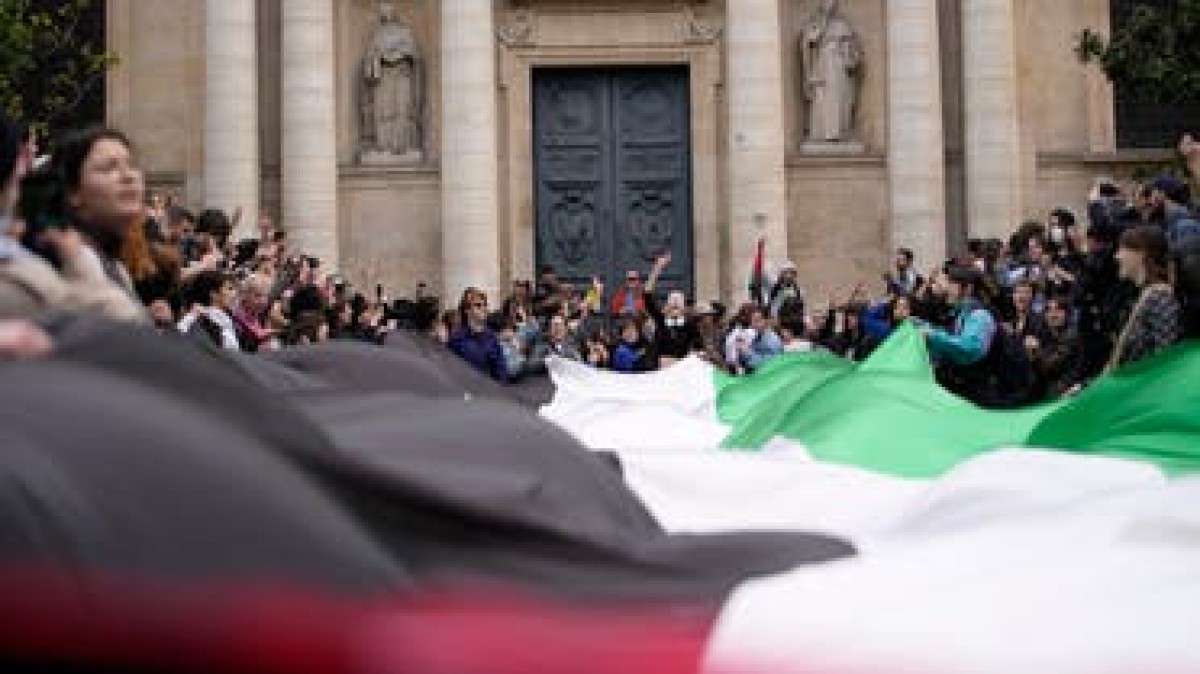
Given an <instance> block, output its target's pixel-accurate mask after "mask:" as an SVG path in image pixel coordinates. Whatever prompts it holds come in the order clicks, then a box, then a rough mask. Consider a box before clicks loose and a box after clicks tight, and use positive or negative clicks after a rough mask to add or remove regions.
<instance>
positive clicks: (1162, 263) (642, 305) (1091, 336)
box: [434, 144, 1200, 407]
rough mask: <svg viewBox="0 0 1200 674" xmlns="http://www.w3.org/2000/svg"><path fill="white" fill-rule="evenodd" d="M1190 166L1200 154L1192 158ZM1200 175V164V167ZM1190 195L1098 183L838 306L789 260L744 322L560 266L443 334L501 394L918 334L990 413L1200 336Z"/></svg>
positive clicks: (1172, 182) (742, 365) (1163, 183)
mask: <svg viewBox="0 0 1200 674" xmlns="http://www.w3.org/2000/svg"><path fill="white" fill-rule="evenodd" d="M1181 147H1182V148H1183V149H1184V152H1185V153H1186V154H1187V155H1188V157H1189V159H1192V160H1193V163H1197V164H1200V159H1196V158H1197V157H1200V149H1197V147H1196V146H1194V145H1186V144H1185V145H1184V146H1181ZM1198 168H1200V166H1198ZM1190 204H1191V199H1190V195H1189V188H1188V185H1187V184H1186V183H1184V182H1182V181H1180V180H1177V179H1175V178H1171V177H1167V176H1163V177H1160V178H1157V179H1155V180H1153V181H1152V182H1148V183H1146V184H1143V185H1138V186H1137V187H1136V188H1135V189H1134V190H1132V191H1131V192H1130V193H1128V194H1127V193H1125V192H1123V191H1122V190H1121V189H1120V188H1119V187H1118V186H1117V184H1116V183H1115V182H1113V181H1111V180H1103V179H1102V180H1098V181H1097V182H1096V184H1095V186H1094V188H1093V191H1092V194H1091V195H1090V196H1089V207H1088V212H1087V214H1086V216H1084V217H1083V218H1080V217H1078V216H1076V215H1075V214H1074V213H1072V212H1071V211H1069V210H1067V209H1055V210H1054V211H1052V212H1050V213H1049V214H1047V216H1046V218H1045V220H1044V221H1030V222H1026V223H1024V224H1022V225H1020V227H1019V228H1017V229H1016V231H1015V232H1014V233H1013V234H1012V235H1011V236H1010V237H1009V238H1008V239H1007V240H998V239H991V240H972V241H970V242H969V244H968V245H967V247H966V248H965V249H964V250H962V251H960V252H959V253H958V254H956V255H954V256H952V257H951V259H948V260H944V261H940V263H939V264H937V265H936V266H933V267H932V268H929V269H928V270H927V271H924V272H922V271H920V270H919V267H918V266H917V265H918V261H917V260H915V259H914V254H913V252H912V251H911V250H908V249H903V248H902V249H899V250H897V251H896V255H895V258H894V262H893V264H892V267H891V269H889V270H888V271H887V272H886V273H884V274H883V275H882V279H881V280H882V283H880V284H878V285H879V286H880V287H881V288H882V289H883V290H882V291H881V292H880V293H879V295H878V296H875V297H870V296H869V292H868V291H867V287H868V284H866V283H862V284H859V285H858V286H857V287H856V288H854V289H853V291H852V292H850V293H849V295H848V296H847V297H844V298H830V300H829V302H828V303H827V304H826V305H825V306H819V307H818V306H814V305H813V304H812V303H809V302H806V298H805V295H804V293H803V292H802V291H801V288H800V286H799V283H798V280H797V279H798V269H797V267H796V265H795V264H793V263H791V262H784V263H782V264H780V265H779V266H778V270H777V273H776V275H775V278H774V280H773V282H771V283H759V284H757V285H756V286H753V287H752V288H751V292H750V296H751V300H750V301H748V302H746V303H744V304H742V305H741V306H740V307H738V308H737V310H736V311H735V312H733V313H732V314H731V315H727V312H726V310H725V307H724V306H722V305H721V304H719V303H716V302H712V303H707V304H697V303H694V302H689V301H688V298H686V297H685V296H684V294H683V293H681V292H679V291H672V292H669V293H661V292H658V291H657V288H656V284H657V281H658V278H659V276H660V274H661V272H662V271H663V269H664V268H665V267H666V266H667V265H668V264H669V263H670V257H669V256H664V257H661V258H659V259H658V260H656V261H655V262H654V263H653V265H652V266H651V268H650V270H649V274H648V275H647V277H646V278H645V279H644V280H643V279H642V277H641V274H640V271H639V270H630V271H629V272H628V273H627V275H626V278H625V283H624V284H623V285H622V286H621V287H619V288H617V289H616V290H615V291H613V292H612V293H606V291H605V288H604V286H603V284H602V283H601V282H600V281H599V280H598V279H597V280H594V281H593V282H592V284H591V286H590V287H589V288H587V289H586V290H585V291H581V290H580V289H578V288H574V287H572V286H571V285H570V284H569V283H562V282H560V281H559V280H558V279H557V277H556V274H555V270H554V269H553V268H551V267H543V268H541V269H540V270H539V274H538V279H537V282H536V284H533V283H530V282H527V281H517V282H515V283H514V284H513V287H512V290H511V292H510V293H509V294H508V296H507V297H505V298H504V299H503V301H502V302H501V303H500V304H499V305H498V306H493V305H490V304H489V302H488V297H487V296H486V294H485V293H484V292H482V291H481V290H478V289H468V290H467V291H466V292H465V293H464V294H463V296H462V299H461V302H460V304H459V306H458V309H457V311H448V312H446V313H444V314H443V315H442V317H441V320H440V322H439V324H438V325H437V326H436V328H435V330H434V334H435V336H436V337H437V338H438V339H439V340H440V341H442V342H443V343H445V344H446V345H447V346H448V347H449V348H450V349H452V350H453V351H454V352H455V353H457V354H458V355H460V356H461V357H463V358H464V359H466V360H467V361H469V362H470V363H471V364H472V365H474V366H475V367H476V368H477V369H479V370H481V371H483V372H487V373H488V374H490V375H491V376H492V377H494V378H496V379H498V380H502V381H515V380H519V379H520V378H522V377H528V376H537V375H540V374H542V373H544V372H545V371H546V368H547V360H546V359H547V358H548V357H551V356H554V357H559V358H565V359H568V360H574V361H579V362H584V363H587V364H589V365H591V366H594V367H597V368H604V369H610V370H615V371H617V372H626V373H636V372H649V371H653V370H656V369H659V368H662V367H666V366H668V365H670V364H671V363H674V362H676V361H678V360H680V359H682V358H686V357H688V356H690V355H696V356H700V357H702V358H705V359H706V360H708V361H709V362H711V363H712V364H714V365H715V366H717V367H720V368H722V369H725V370H727V371H728V372H730V373H732V374H746V373H751V372H754V371H755V370H757V369H759V368H761V367H762V366H763V365H764V363H766V362H767V361H769V360H770V359H772V358H774V357H776V356H779V355H780V354H784V353H795V352H811V351H819V352H827V353H829V354H833V355H836V356H839V357H844V358H848V359H852V360H854V361H862V360H864V359H866V358H867V357H868V356H870V355H871V353H872V352H873V351H874V350H875V349H876V348H877V347H878V346H879V345H880V344H881V343H882V342H883V341H884V340H886V339H887V338H888V336H889V335H891V333H892V332H893V331H894V330H896V329H898V328H899V327H901V326H902V325H904V324H906V323H908V324H911V325H912V326H913V327H914V329H915V330H916V331H917V332H919V333H920V334H922V335H924V337H925V339H926V341H927V344H928V348H929V352H930V356H931V359H932V361H933V363H934V365H935V369H936V372H937V375H938V377H939V380H940V381H941V382H942V383H943V384H944V385H945V386H946V387H947V388H949V389H950V390H952V391H954V392H956V393H959V394H961V395H963V396H965V397H967V398H969V399H971V400H973V401H975V402H977V403H980V404H982V405H985V406H990V407H1017V406H1021V405H1026V404H1030V403H1034V402H1038V401H1042V400H1047V399H1052V398H1057V397H1062V396H1066V395H1072V394H1075V393H1077V392H1078V391H1080V390H1081V389H1082V388H1084V387H1086V386H1087V385H1088V384H1089V383H1090V382H1091V381H1093V380H1094V379H1095V378H1097V377H1098V376H1100V375H1101V374H1103V373H1105V372H1107V371H1111V370H1114V369H1116V368H1118V367H1121V366H1123V365H1126V364H1129V363H1132V362H1135V361H1138V360H1142V359H1144V358H1147V357H1149V356H1151V355H1153V354H1155V353H1157V352H1159V351H1162V350H1163V349H1166V348H1167V347H1169V346H1171V345H1173V344H1174V343H1176V342H1177V341H1179V340H1181V339H1183V338H1186V337H1197V336H1200V321H1198V318H1200V311H1198V310H1200V301H1198V299H1200V289H1198V285H1197V282H1198V280H1200V274H1198V273H1197V270H1198V268H1200V211H1197V210H1196V209H1194V208H1193V207H1192V206H1191V205H1190Z"/></svg>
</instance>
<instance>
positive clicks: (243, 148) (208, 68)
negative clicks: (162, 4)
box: [204, 0, 261, 239]
mask: <svg viewBox="0 0 1200 674" xmlns="http://www.w3.org/2000/svg"><path fill="white" fill-rule="evenodd" d="M256 5H257V3H256V2H255V0H207V2H205V8H204V18H205V57H204V58H205V78H204V84H205V88H204V204H205V206H206V207H209V208H219V209H221V210H223V211H225V212H226V213H228V214H230V215H231V216H232V215H233V212H234V210H235V209H237V208H239V207H240V208H241V209H242V218H241V221H240V222H239V224H238V230H237V231H236V232H235V233H234V237H235V239H236V238H238V237H240V236H244V235H247V234H250V233H252V232H253V231H254V227H255V223H256V221H257V219H258V209H259V185H260V176H261V172H260V164H259V144H258V33H257V26H256V17H257V15H258V10H257V8H256Z"/></svg>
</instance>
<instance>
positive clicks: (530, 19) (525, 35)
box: [496, 8, 537, 47]
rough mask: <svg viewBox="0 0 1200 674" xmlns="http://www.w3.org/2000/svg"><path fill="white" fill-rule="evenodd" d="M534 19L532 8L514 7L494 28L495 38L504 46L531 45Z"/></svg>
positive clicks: (532, 42) (535, 18)
mask: <svg viewBox="0 0 1200 674" xmlns="http://www.w3.org/2000/svg"><path fill="white" fill-rule="evenodd" d="M536 20H537V17H535V16H534V14H533V10H532V9H526V8H521V9H515V10H513V11H511V12H509V13H508V16H506V17H505V19H504V21H503V23H501V25H500V26H498V27H497V28H496V39H497V40H499V41H500V44H502V45H504V46H506V47H532V46H533V44H534V37H535V35H534V27H535V23H536Z"/></svg>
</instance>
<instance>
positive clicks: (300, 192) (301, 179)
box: [280, 0, 341, 269]
mask: <svg viewBox="0 0 1200 674" xmlns="http://www.w3.org/2000/svg"><path fill="white" fill-rule="evenodd" d="M280 5H281V11H282V24H283V35H282V48H281V52H282V53H281V56H280V57H281V59H282V60H283V64H282V81H283V82H282V87H283V88H282V96H281V99H282V109H283V111H282V120H281V122H282V124H281V126H282V129H283V133H282V136H283V138H282V148H281V153H282V155H283V157H282V161H283V167H282V168H283V173H282V183H281V193H282V197H283V223H282V224H283V227H284V229H286V230H287V231H288V235H289V238H290V239H291V241H292V242H293V243H294V245H295V246H296V247H297V248H299V249H300V250H302V251H303V252H305V253H307V254H309V255H312V256H314V257H318V258H320V259H321V261H322V266H323V268H325V269H332V268H336V267H338V266H340V264H341V260H340V258H339V251H338V198H337V181H338V174H337V128H336V124H337V121H336V93H335V90H334V41H333V40H334V33H333V28H334V26H333V0H284V2H281V3H280Z"/></svg>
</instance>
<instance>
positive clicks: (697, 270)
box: [107, 0, 1144, 300]
mask: <svg viewBox="0 0 1200 674" xmlns="http://www.w3.org/2000/svg"><path fill="white" fill-rule="evenodd" d="M382 4H392V5H394V7H392V8H391V10H390V11H394V14H395V16H396V21H397V22H398V24H399V25H401V26H403V27H404V30H405V31H407V32H406V33H405V34H406V35H407V36H408V37H406V38H405V39H411V42H412V53H413V54H412V57H411V59H410V60H405V59H406V58H407V57H403V56H401V57H397V58H396V59H394V60H393V61H391V62H388V63H389V66H388V67H394V68H398V69H397V70H394V71H390V72H393V74H397V73H398V75H396V76H399V77H403V78H409V77H411V75H410V74H409V73H417V75H416V76H415V77H416V78H417V79H415V80H410V79H403V80H402V81H400V84H401V85H402V86H400V88H399V89H396V88H393V89H390V90H389V91H402V92H406V93H404V96H408V93H407V92H408V91H409V89H408V88H406V87H408V86H409V85H410V84H411V85H412V86H413V87H416V90H417V91H419V95H417V96H416V98H414V99H412V100H413V101H414V102H412V103H411V106H410V104H409V102H408V101H409V100H410V99H408V98H404V99H403V102H402V103H401V104H400V108H399V111H400V112H399V113H398V114H409V115H412V117H411V119H412V120H415V121H413V124H414V125H415V126H412V127H406V128H415V129H418V130H419V131H418V135H419V136H420V139H419V141H420V142H419V145H420V147H419V148H418V149H417V150H413V151H407V150H406V151H405V153H404V154H403V156H400V155H396V156H394V157H389V156H387V153H386V152H384V153H383V156H380V154H379V152H372V151H370V148H366V147H364V143H369V142H370V141H369V140H367V139H369V138H370V137H371V136H370V134H369V133H367V134H365V133H364V131H369V130H370V129H364V125H365V124H369V123H374V122H367V121H364V120H365V119H366V118H365V117H364V115H365V113H364V109H365V107H364V102H363V101H364V98H363V96H364V87H366V86H368V85H367V84H366V83H365V78H364V57H365V54H367V50H368V47H369V45H371V44H372V40H373V39H374V37H373V36H375V35H377V33H378V31H379V30H380V23H381V21H382V19H381V16H382V14H381V12H382V8H381V5H382ZM823 5H832V6H833V7H834V10H833V11H834V12H836V13H837V15H838V16H839V17H840V18H841V19H842V20H844V22H845V23H846V24H848V25H849V26H850V27H851V28H852V29H853V32H854V35H855V38H856V40H857V42H856V44H857V48H858V49H859V50H860V51H861V66H860V67H859V69H858V70H857V71H856V72H855V73H854V76H855V80H854V81H855V83H856V84H855V91H854V100H853V109H854V112H853V131H854V132H853V138H850V139H847V140H846V142H844V143H842V144H841V145H838V144H836V143H835V144H833V145H828V144H827V145H819V144H818V145H815V146H814V145H813V144H812V143H808V142H806V128H808V127H807V126H806V120H805V112H806V103H805V101H806V92H807V91H808V86H809V85H808V84H807V83H808V82H809V79H808V78H807V77H806V73H805V65H804V58H803V57H802V55H801V54H802V52H803V49H802V44H801V42H802V34H803V33H804V31H805V26H806V25H809V23H810V22H811V21H812V17H813V16H814V15H815V13H817V12H818V10H819V9H820V7H821V6H823ZM107 12H108V25H107V35H108V41H109V47H110V49H112V50H114V51H116V52H117V53H118V54H120V56H121V63H120V65H119V66H118V67H117V68H116V69H115V70H114V71H113V72H112V73H111V75H110V78H109V82H108V90H107V101H108V103H107V104H108V116H109V121H110V122H111V123H112V124H114V125H117V126H119V127H121V128H123V129H126V130H128V131H129V132H130V133H131V135H132V136H133V138H134V140H135V142H136V143H137V144H138V146H139V148H140V149H141V151H142V158H143V162H144V164H145V166H146V168H147V170H148V173H149V176H150V179H151V181H152V183H153V184H155V185H157V186H160V187H164V188H170V189H175V190H177V191H178V192H179V193H180V194H181V195H183V198H184V200H185V202H186V203H187V204H189V205H191V206H193V207H202V206H215V207H220V208H225V209H231V210H232V209H233V208H234V207H236V206H241V207H242V208H243V211H244V213H245V214H246V215H245V216H244V218H243V223H244V224H247V223H252V222H253V221H254V217H253V214H254V213H256V212H258V211H259V210H260V209H261V210H262V211H264V212H267V213H270V214H271V215H273V216H274V217H276V219H278V220H279V221H280V222H281V223H282V224H283V225H284V226H285V227H286V228H287V229H288V230H289V231H290V232H291V237H292V238H293V239H294V240H295V241H296V242H297V243H298V244H299V245H301V246H303V247H304V248H306V249H307V250H310V251H312V253H313V254H314V255H316V256H318V257H320V258H322V259H323V260H328V261H331V264H332V265H334V266H336V267H338V268H339V269H340V270H342V271H343V272H344V273H345V274H347V275H348V276H349V277H350V278H351V280H352V281H354V282H356V283H358V284H362V285H363V286H364V287H373V286H374V284H375V283H377V282H378V283H383V284H385V285H386V286H387V287H388V288H390V289H391V292H392V293H393V294H402V293H406V292H409V291H410V290H411V289H412V288H413V287H414V286H415V284H416V283H417V282H418V281H426V282H428V283H430V285H431V286H433V287H442V288H443V289H444V292H445V293H447V294H449V295H450V296H457V294H458V292H459V291H460V290H461V289H462V288H463V287H465V286H467V285H476V286H482V287H484V288H488V289H492V290H497V289H501V288H506V287H507V285H508V283H509V282H510V280H512V279H514V278H529V277H531V276H532V275H533V273H534V269H535V267H536V265H538V264H539V263H541V262H553V263H554V264H555V266H556V267H558V268H559V271H560V273H561V274H562V275H563V276H565V277H567V278H569V279H572V280H576V281H581V282H582V281H584V280H586V279H589V278H590V277H591V276H593V275H600V276H603V277H605V278H606V279H607V280H608V281H609V282H610V283H615V282H618V281H619V280H620V274H621V273H622V272H623V271H624V269H625V268H627V267H631V266H639V267H641V268H642V271H643V272H644V271H645V270H646V269H647V268H648V267H649V265H650V261H651V260H652V259H653V257H654V256H655V255H657V254H658V253H661V252H663V251H667V250H669V251H671V252H672V253H673V259H672V262H671V266H670V267H669V269H668V273H667V277H668V278H667V282H668V284H670V285H675V286H680V287H684V288H687V289H688V290H690V291H692V292H693V293H694V294H695V296H696V297H698V298H701V299H709V298H713V299H716V298H722V299H726V300H730V299H740V298H741V297H743V296H744V292H745V286H746V277H747V274H748V270H749V266H750V262H751V259H752V256H753V252H754V249H755V246H756V241H757V240H758V238H759V237H765V239H766V246H767V250H768V255H769V257H770V258H771V259H772V260H774V261H782V260H783V259H791V260H794V261H795V262H796V263H797V264H798V266H799V268H800V270H801V276H802V280H803V281H804V283H805V285H806V287H807V288H808V289H809V292H810V294H812V295H815V296H817V297H818V298H823V297H825V294H826V293H827V292H830V291H833V290H835V289H839V288H845V287H849V286H851V285H853V284H855V283H857V282H859V281H866V282H868V283H871V284H877V283H878V279H879V275H880V272H881V271H882V269H883V267H884V266H885V265H886V264H887V263H888V260H889V259H890V256H891V253H890V251H892V250H893V249H894V248H895V247H896V246H908V247H911V248H914V249H915V250H916V251H917V254H918V258H919V261H920V263H922V264H924V265H932V264H934V263H935V262H936V261H937V260H940V259H941V258H943V257H944V256H945V255H946V252H947V250H949V249H952V248H954V247H956V246H958V245H961V243H962V242H963V241H965V239H966V238H967V237H974V236H1000V235H1004V234H1005V233H1007V232H1008V231H1010V230H1011V229H1013V228H1014V226H1015V225H1016V224H1017V223H1018V222H1019V221H1021V220H1022V219H1024V218H1028V217H1039V216H1041V215H1042V214H1044V212H1045V211H1046V210H1047V209H1049V208H1051V207H1055V206H1068V207H1073V208H1076V209H1081V208H1082V206H1083V199H1084V197H1085V195H1086V193H1087V190H1088V186H1089V184H1090V182H1091V180H1092V179H1093V178H1094V177H1095V176H1097V175H1101V174H1105V175H1116V176H1121V175H1123V174H1124V173H1125V172H1126V171H1127V169H1128V168H1129V166H1130V163H1131V162H1132V161H1135V160H1138V159H1142V158H1144V157H1141V156H1134V155H1131V154H1130V153H1128V152H1121V151H1118V150H1117V148H1116V146H1115V131H1114V120H1113V94H1112V92H1111V90H1110V88H1109V86H1108V85H1107V83H1106V82H1105V80H1104V78H1103V76H1102V75H1100V74H1099V73H1098V72H1096V71H1095V70H1094V69H1088V68H1085V67H1084V66H1082V65H1080V64H1079V63H1078V61H1077V60H1076V59H1075V57H1074V54H1073V51H1072V41H1073V39H1074V37H1075V35H1076V34H1077V33H1078V31H1079V30H1080V29H1081V28H1082V27H1084V26H1090V27H1093V28H1104V27H1106V26H1107V25H1108V21H1109V2H1108V0H1055V1H1054V2H1040V1H1038V0H841V2H833V3H829V2H828V0H587V1H584V0H397V1H396V2H394V3H380V2H379V1H378V0H109V1H108V3H107ZM376 108H378V106H376ZM376 108H372V109H376ZM387 110H391V108H385V113H386V112H387ZM381 114H384V113H381ZM368 157H369V160H368Z"/></svg>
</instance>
